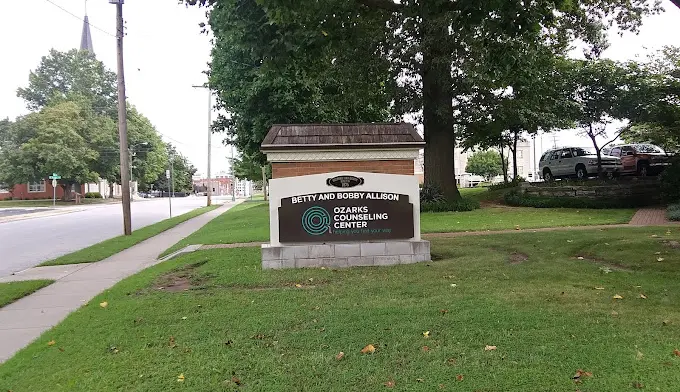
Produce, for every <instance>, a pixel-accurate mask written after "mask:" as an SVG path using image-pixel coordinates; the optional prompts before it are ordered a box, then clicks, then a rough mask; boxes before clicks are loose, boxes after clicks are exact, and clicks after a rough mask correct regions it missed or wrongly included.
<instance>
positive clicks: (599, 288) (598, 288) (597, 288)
mask: <svg viewBox="0 0 680 392" xmlns="http://www.w3.org/2000/svg"><path fill="white" fill-rule="evenodd" d="M595 290H604V287H595Z"/></svg>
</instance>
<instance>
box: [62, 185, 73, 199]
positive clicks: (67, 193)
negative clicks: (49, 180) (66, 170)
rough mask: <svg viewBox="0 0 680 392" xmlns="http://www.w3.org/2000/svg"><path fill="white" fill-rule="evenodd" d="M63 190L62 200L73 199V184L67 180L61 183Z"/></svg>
mask: <svg viewBox="0 0 680 392" xmlns="http://www.w3.org/2000/svg"><path fill="white" fill-rule="evenodd" d="M61 190H62V192H63V194H62V195H61V200H62V201H70V200H71V184H70V183H68V182H66V183H63V184H61Z"/></svg>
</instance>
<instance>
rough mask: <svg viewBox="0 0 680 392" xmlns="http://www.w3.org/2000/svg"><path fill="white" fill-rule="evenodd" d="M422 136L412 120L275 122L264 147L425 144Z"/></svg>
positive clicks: (296, 147) (263, 143) (408, 145)
mask: <svg viewBox="0 0 680 392" xmlns="http://www.w3.org/2000/svg"><path fill="white" fill-rule="evenodd" d="M424 145H425V142H424V141H423V138H422V137H420V135H418V132H416V129H415V128H414V127H413V125H412V124H408V123H369V124H276V125H274V126H272V127H271V129H270V130H269V132H268V133H267V136H266V137H265V138H264V141H263V142H262V145H261V149H262V150H263V151H269V150H290V149H329V148H342V149H348V148H355V149H368V148H376V147H381V148H411V149H412V148H422V146H424Z"/></svg>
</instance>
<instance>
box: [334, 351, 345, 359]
mask: <svg viewBox="0 0 680 392" xmlns="http://www.w3.org/2000/svg"><path fill="white" fill-rule="evenodd" d="M343 358H345V353H343V352H342V351H340V352H339V353H338V355H336V356H335V359H336V360H337V361H340V360H342V359H343Z"/></svg>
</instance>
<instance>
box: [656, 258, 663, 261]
mask: <svg viewBox="0 0 680 392" xmlns="http://www.w3.org/2000/svg"><path fill="white" fill-rule="evenodd" d="M656 261H664V258H663V257H657V258H656Z"/></svg>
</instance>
